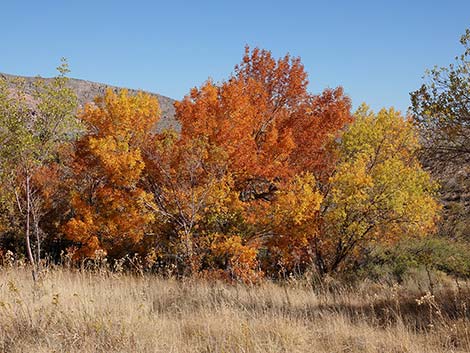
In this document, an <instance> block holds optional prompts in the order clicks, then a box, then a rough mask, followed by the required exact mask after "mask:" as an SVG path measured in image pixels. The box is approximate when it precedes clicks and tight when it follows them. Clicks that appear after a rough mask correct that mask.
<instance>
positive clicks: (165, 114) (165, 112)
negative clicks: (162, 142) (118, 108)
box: [0, 73, 179, 130]
mask: <svg viewBox="0 0 470 353" xmlns="http://www.w3.org/2000/svg"><path fill="white" fill-rule="evenodd" d="M0 77H2V78H9V79H14V78H18V77H19V78H22V79H23V80H25V82H26V91H28V90H31V89H32V85H33V82H34V80H35V77H24V76H15V75H9V74H4V73H0ZM43 79H44V80H50V78H43ZM69 86H70V87H71V88H72V89H73V90H74V91H75V93H76V94H77V97H78V103H79V107H80V108H81V107H83V106H84V105H85V104H86V103H88V102H92V101H93V99H94V98H95V97H96V96H100V95H103V94H104V93H105V91H106V89H108V88H111V89H112V90H114V91H118V90H120V89H123V87H116V86H111V85H107V84H104V83H98V82H91V81H85V80H80V79H76V78H70V79H69ZM128 91H129V92H130V93H133V94H135V93H137V92H138V91H139V90H136V89H128ZM146 93H149V94H151V95H152V96H155V97H157V99H158V102H159V103H160V109H161V111H162V116H161V119H160V122H159V123H158V129H159V130H161V129H165V128H169V127H173V128H175V129H177V130H179V124H178V122H177V121H176V120H175V108H174V106H173V103H174V102H175V100H174V99H171V98H168V97H165V96H162V95H160V94H157V93H152V92H146Z"/></svg>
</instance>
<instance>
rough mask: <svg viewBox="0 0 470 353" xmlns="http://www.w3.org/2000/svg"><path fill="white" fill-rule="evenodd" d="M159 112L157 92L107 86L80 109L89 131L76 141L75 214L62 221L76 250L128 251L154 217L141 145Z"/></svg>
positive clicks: (89, 252)
mask: <svg viewBox="0 0 470 353" xmlns="http://www.w3.org/2000/svg"><path fill="white" fill-rule="evenodd" d="M159 117H160V109H159V106H158V101H157V99H156V98H155V97H152V96H150V95H147V94H143V93H138V94H137V95H135V96H130V95H129V94H128V92H127V91H126V90H123V91H121V92H120V93H118V94H116V93H114V92H112V91H111V90H108V91H107V92H106V95H105V96H104V97H103V98H99V99H96V100H95V104H94V105H92V104H89V105H87V106H86V108H85V110H84V111H83V112H82V113H81V115H80V118H81V119H82V120H83V122H84V123H85V125H86V126H87V128H88V133H87V134H85V135H84V136H83V137H82V138H81V139H79V140H78V141H77V142H76V144H75V156H74V158H73V161H72V162H71V167H72V180H71V182H72V185H73V187H72V190H73V191H72V209H73V217H72V218H71V219H70V220H69V221H68V222H67V223H66V224H65V226H64V232H65V235H66V236H67V238H68V239H70V240H72V241H74V242H75V243H76V244H77V245H78V248H79V251H78V252H77V254H78V255H81V256H88V257H93V256H94V254H95V253H96V251H97V250H102V251H104V252H105V253H106V254H108V255H109V256H111V257H119V256H123V255H125V254H128V253H129V252H130V249H132V247H133V246H135V244H136V243H138V242H139V241H140V240H141V239H142V238H143V236H144V234H145V231H146V229H147V228H148V225H149V224H150V223H151V222H152V221H153V220H154V215H153V212H152V211H151V209H152V207H153V198H152V196H151V194H150V193H148V192H146V191H145V190H144V189H142V188H141V187H140V185H139V183H140V181H141V178H142V173H143V170H144V167H145V164H144V161H143V157H142V153H141V148H142V146H143V145H144V144H146V143H147V141H148V139H149V138H150V136H151V135H150V132H151V130H152V128H153V127H154V126H155V124H156V123H157V121H158V119H159Z"/></svg>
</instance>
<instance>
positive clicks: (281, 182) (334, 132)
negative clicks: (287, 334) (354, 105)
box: [176, 47, 353, 266]
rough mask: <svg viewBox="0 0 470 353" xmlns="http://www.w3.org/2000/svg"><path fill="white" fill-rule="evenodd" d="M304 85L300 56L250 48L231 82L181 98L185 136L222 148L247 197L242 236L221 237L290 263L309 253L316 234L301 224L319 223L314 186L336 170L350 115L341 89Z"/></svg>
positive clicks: (229, 171)
mask: <svg viewBox="0 0 470 353" xmlns="http://www.w3.org/2000/svg"><path fill="white" fill-rule="evenodd" d="M307 85H308V79H307V74H306V72H305V70H304V67H303V65H302V63H301V62H300V59H298V58H292V57H290V56H289V55H286V56H285V57H283V58H280V59H275V58H273V56H272V54H271V53H270V52H269V51H266V50H261V49H257V48H255V49H253V50H250V49H249V48H248V47H247V48H246V49H245V55H244V56H243V59H242V62H241V63H240V64H239V65H237V66H236V67H235V72H234V74H233V75H232V76H231V77H230V78H229V79H228V80H227V81H224V82H222V83H220V84H215V83H213V82H212V81H208V82H206V83H205V84H204V85H202V87H200V88H194V89H192V90H191V92H190V94H189V95H188V96H186V97H185V98H184V99H183V100H182V101H181V102H178V103H176V117H177V119H178V120H179V121H180V122H181V125H182V132H181V139H182V141H191V140H194V139H205V141H207V143H208V144H209V145H212V146H217V148H219V149H221V150H222V151H223V152H224V153H225V155H226V158H227V163H226V165H227V171H226V172H227V174H228V175H230V176H231V178H232V180H233V181H234V185H233V191H234V192H235V193H238V197H239V199H240V200H241V201H244V203H243V205H241V206H240V208H239V210H241V211H240V213H239V214H241V215H242V216H241V218H239V219H238V221H239V222H240V223H242V224H244V225H243V226H238V228H243V231H242V232H241V233H240V232H239V233H233V234H234V236H236V237H239V236H240V238H233V239H231V240H224V242H227V244H237V243H240V245H241V246H244V245H247V244H258V245H257V246H258V247H259V246H260V244H264V245H263V246H268V248H269V249H270V250H269V253H268V255H269V257H270V258H271V259H270V260H268V262H270V261H271V260H272V261H275V260H276V261H277V260H280V259H282V261H283V262H285V263H288V264H289V266H290V265H293V264H294V263H299V261H301V260H300V259H305V257H306V256H307V251H306V249H307V247H306V246H307V245H308V244H309V240H311V237H313V236H314V234H315V233H314V232H310V231H309V232H305V231H303V230H305V229H306V228H312V227H314V226H315V225H314V223H315V222H316V218H315V217H314V215H315V214H317V213H318V210H319V204H320V201H321V199H322V197H321V195H320V194H319V191H318V190H317V189H316V188H317V184H318V183H322V182H326V181H327V179H328V176H329V175H330V173H331V172H332V171H333V170H334V165H335V162H336V159H337V156H336V152H335V151H336V140H337V138H338V137H339V136H340V134H341V131H342V129H343V128H344V127H345V126H346V125H347V124H348V123H350V122H352V120H353V118H352V116H351V114H350V108H351V104H350V100H349V98H348V97H347V96H345V95H344V93H343V90H342V89H341V88H337V89H328V90H325V91H324V92H323V93H322V94H320V95H314V94H311V93H309V92H308V90H307ZM306 190H307V191H309V192H308V193H306V192H305V191H306ZM297 207H300V208H299V209H296V208H297ZM307 220H308V222H307ZM306 222H307V223H308V224H307V223H306ZM219 234H220V232H219ZM255 240H257V241H255ZM224 242H222V243H220V244H219V245H214V246H215V248H217V249H218V251H219V253H220V249H229V248H230V249H232V248H233V247H231V246H224V245H223V244H224ZM275 254H276V256H275ZM274 258H275V259H274Z"/></svg>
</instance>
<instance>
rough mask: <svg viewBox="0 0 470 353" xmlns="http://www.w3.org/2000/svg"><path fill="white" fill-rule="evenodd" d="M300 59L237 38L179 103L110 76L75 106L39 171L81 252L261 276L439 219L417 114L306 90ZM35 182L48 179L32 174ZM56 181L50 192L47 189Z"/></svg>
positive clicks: (353, 256)
mask: <svg viewBox="0 0 470 353" xmlns="http://www.w3.org/2000/svg"><path fill="white" fill-rule="evenodd" d="M307 85H308V78H307V73H306V72H305V70H304V67H303V65H302V63H301V61H300V59H299V58H293V57H291V56H289V55H286V56H285V57H283V58H280V59H275V58H273V56H272V54H271V52H269V51H266V50H261V49H257V48H255V49H253V50H250V49H249V48H246V49H245V54H244V56H243V59H242V62H241V63H240V64H239V65H237V66H236V67H235V70H234V73H233V74H232V75H231V76H230V77H229V78H228V79H227V80H226V81H222V82H220V83H215V82H213V81H211V80H209V81H207V82H205V83H204V84H203V85H202V86H201V87H199V88H193V89H192V90H191V91H190V94H189V95H188V96H186V97H185V98H184V99H183V100H182V101H180V102H177V103H176V104H175V107H176V118H177V120H178V121H179V123H180V125H181V132H176V131H174V130H164V131H161V130H158V129H157V128H156V127H157V124H158V121H159V117H160V110H159V106H158V101H157V99H156V98H155V97H152V96H150V95H147V94H143V93H139V94H137V95H129V94H128V92H127V91H125V90H123V91H121V92H119V93H115V92H113V91H111V90H108V91H107V92H106V94H105V95H104V97H98V98H97V99H96V100H95V102H94V103H93V104H89V105H87V106H86V107H85V108H84V109H83V111H81V113H80V114H79V118H80V120H81V121H82V123H83V124H84V127H85V132H83V133H82V134H81V135H80V137H79V138H78V139H76V140H75V141H74V142H73V143H72V144H71V145H69V147H68V148H65V149H64V150H65V151H67V153H62V154H58V157H57V159H58V160H59V162H58V163H55V164H52V163H51V164H49V165H48V167H47V168H46V169H42V170H41V171H38V173H37V175H36V176H35V180H36V179H37V180H38V181H40V180H44V179H45V177H44V176H45V175H48V174H49V175H54V176H55V177H54V179H53V180H56V181H58V182H59V184H58V185H55V184H54V185H55V186H54V187H53V188H52V189H51V188H50V187H49V188H45V187H44V188H42V189H43V194H44V199H46V200H47V199H51V198H52V199H54V200H56V199H58V197H57V196H53V195H56V194H57V192H59V193H60V195H61V198H62V199H63V200H68V201H66V202H61V203H57V202H56V203H54V202H52V201H51V202H49V203H47V202H46V203H45V204H44V205H45V206H48V207H49V210H50V209H54V208H55V209H58V210H60V211H61V212H56V213H61V214H62V215H63V216H61V217H56V218H55V219H56V221H55V222H54V223H57V224H58V226H57V227H56V231H57V232H58V233H60V234H63V236H64V238H65V239H66V240H67V241H68V245H67V246H68V248H67V251H68V252H69V253H73V254H74V258H75V259H85V258H94V257H97V256H107V257H108V258H110V259H114V260H117V259H120V258H122V257H125V256H131V255H132V256H134V254H137V255H136V256H139V258H140V259H142V261H143V262H145V263H146V265H147V266H148V267H149V268H154V269H155V268H156V267H157V266H161V267H163V268H166V269H169V268H171V271H176V272H177V273H178V274H180V275H197V276H203V277H209V278H219V279H220V278H223V279H225V280H230V281H232V280H240V281H244V282H250V283H251V282H256V281H258V280H259V279H260V278H262V277H263V276H266V275H268V276H278V275H280V274H281V275H285V274H287V273H291V272H293V271H300V272H302V271H306V270H307V269H312V268H313V269H315V270H316V271H317V272H318V273H319V274H321V275H324V274H327V273H332V272H337V271H340V270H342V269H345V268H347V267H348V266H350V265H351V264H353V263H354V261H356V260H357V259H360V258H361V257H362V256H363V255H364V253H365V252H367V249H369V248H371V247H373V246H374V245H375V244H378V243H384V242H385V243H392V242H394V241H397V240H399V239H400V238H403V237H415V236H418V235H419V236H424V235H426V234H429V233H430V232H432V231H433V228H434V224H435V221H436V214H437V211H438V209H439V207H438V204H437V202H436V201H435V200H434V193H435V191H436V185H435V184H434V183H433V182H432V181H431V180H430V178H429V175H428V174H427V173H426V172H425V171H423V170H422V168H421V166H420V164H419V162H418V160H417V158H416V156H415V151H416V150H417V149H418V148H419V141H418V137H417V134H416V131H415V130H414V127H413V125H412V124H411V123H410V122H408V121H407V120H406V119H404V118H403V117H402V116H401V115H400V114H399V113H397V112H396V111H394V110H393V109H391V110H382V111H380V112H379V113H377V114H374V113H373V112H371V111H369V110H368V109H367V108H366V107H365V106H363V107H361V108H360V109H359V110H358V111H357V112H356V113H355V114H352V113H351V102H350V99H349V98H348V97H347V96H346V95H345V94H344V92H343V90H342V88H335V89H327V90H325V91H324V92H322V93H320V94H312V93H310V92H309V91H308V90H307ZM40 189H41V188H40ZM48 195H50V196H48Z"/></svg>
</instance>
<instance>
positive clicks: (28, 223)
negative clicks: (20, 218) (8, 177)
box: [26, 172, 37, 282]
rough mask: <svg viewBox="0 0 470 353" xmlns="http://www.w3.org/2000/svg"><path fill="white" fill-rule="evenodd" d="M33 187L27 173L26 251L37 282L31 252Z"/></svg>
mask: <svg viewBox="0 0 470 353" xmlns="http://www.w3.org/2000/svg"><path fill="white" fill-rule="evenodd" d="M30 234H31V186H30V176H29V173H28V172H27V173H26V251H27V253H28V258H29V261H30V262H31V266H32V268H33V270H32V274H33V280H34V281H35V282H36V280H37V272H36V263H35V261H34V256H33V252H32V250H31V239H30V238H31V237H30Z"/></svg>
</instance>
